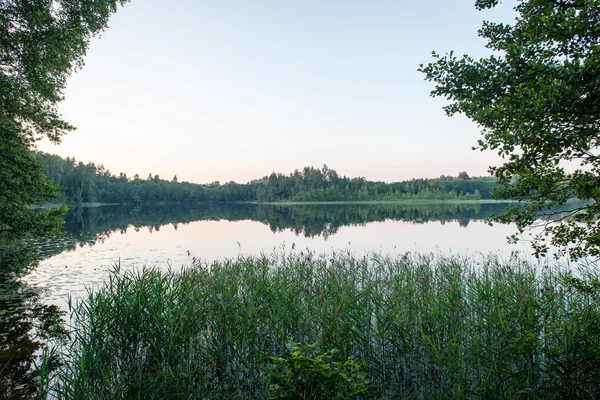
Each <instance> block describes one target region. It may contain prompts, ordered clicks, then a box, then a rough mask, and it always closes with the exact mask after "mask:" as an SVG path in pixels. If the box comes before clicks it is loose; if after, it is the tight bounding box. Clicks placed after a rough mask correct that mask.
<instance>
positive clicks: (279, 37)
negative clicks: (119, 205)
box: [39, 0, 516, 183]
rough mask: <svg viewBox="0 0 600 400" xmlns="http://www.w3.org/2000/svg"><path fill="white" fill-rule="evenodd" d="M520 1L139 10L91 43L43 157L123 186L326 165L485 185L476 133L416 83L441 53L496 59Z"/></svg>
mask: <svg viewBox="0 0 600 400" xmlns="http://www.w3.org/2000/svg"><path fill="white" fill-rule="evenodd" d="M515 2H516V0H510V1H505V2H504V3H503V4H502V5H501V6H499V7H498V8H497V9H494V10H491V11H490V10H487V11H477V10H476V9H475V7H474V0H452V1H450V0H429V1H418V0H417V1H407V0H395V1H391V0H390V1H382V0H373V1H367V0H362V1H354V0H330V1H325V0H318V1H317V0H263V1H258V0H257V1H251V0H211V1H208V0H176V1H168V2H165V1H163V0H161V1H159V0H132V1H131V2H130V3H129V4H127V5H126V6H125V7H124V8H121V9H119V11H118V12H117V13H116V14H115V15H114V16H113V17H112V18H111V21H110V27H109V28H108V30H106V31H105V32H104V33H103V35H102V37H101V38H97V39H94V40H93V41H92V43H91V44H90V48H89V51H88V55H87V57H86V59H85V62H86V65H85V67H84V68H83V69H82V70H81V71H78V72H77V73H75V74H74V75H73V76H72V77H71V79H70V80H69V83H68V87H67V90H66V92H65V96H66V100H65V101H64V102H63V103H62V104H61V111H62V113H63V115H64V117H65V118H66V120H67V121H69V122H70V123H72V124H74V125H75V126H77V127H78V130H77V131H75V132H71V133H69V134H68V135H67V136H65V137H64V139H63V141H62V143H61V144H60V145H58V146H57V145H53V144H50V143H48V142H47V141H42V142H40V145H39V149H40V150H42V151H46V152H49V153H55V154H59V155H61V156H64V157H67V156H69V157H75V158H76V159H77V160H78V161H83V162H89V161H93V162H95V163H97V164H100V163H102V164H104V165H105V166H106V167H107V168H109V169H110V170H111V171H112V172H113V173H117V172H125V173H127V175H128V176H133V175H134V174H135V173H139V174H140V176H142V177H146V176H147V175H148V173H152V174H159V175H160V176H161V178H165V179H171V178H172V177H173V176H174V175H177V176H178V177H179V180H180V181H181V180H188V181H190V182H199V183H205V182H212V181H216V180H218V181H221V182H226V181H230V180H235V181H237V182H247V181H248V180H250V179H253V178H259V177H262V176H264V175H267V174H269V173H270V172H272V171H277V172H283V173H286V174H287V173H290V172H292V171H293V170H294V169H296V168H298V169H301V168H303V167H304V166H310V165H312V166H315V167H321V166H322V165H323V164H327V165H328V166H329V167H330V168H332V169H335V170H336V171H338V173H340V174H342V175H347V176H351V177H354V176H364V177H366V178H368V179H370V180H383V181H388V182H389V181H398V180H405V179H410V178H423V177H437V176H439V175H442V174H444V175H456V174H458V172H459V171H462V170H466V171H467V172H469V174H471V175H485V174H486V173H487V172H486V171H487V167H488V166H489V165H492V164H497V163H498V162H499V159H498V158H497V156H495V154H493V153H490V152H485V153H481V152H479V151H472V150H471V147H472V146H473V145H475V144H476V141H477V139H478V138H479V135H480V133H479V129H478V128H477V126H476V125H475V124H474V123H472V122H471V121H469V120H467V119H466V118H464V117H462V116H459V117H453V118H448V117H447V116H446V115H445V114H444V112H443V110H442V108H441V107H442V106H443V105H444V100H443V99H434V98H431V97H430V96H429V92H430V90H431V89H432V84H431V83H429V82H426V81H424V80H423V75H422V74H421V73H419V72H417V68H418V67H419V64H420V63H427V62H429V61H430V60H431V52H432V51H433V50H436V51H438V52H441V53H445V52H447V51H449V50H455V51H456V52H457V53H459V54H462V53H468V54H470V55H472V56H476V57H479V56H484V55H486V54H488V51H487V50H486V49H485V47H484V46H485V41H483V40H482V39H481V38H479V37H478V36H477V30H478V29H479V28H480V26H481V23H482V21H483V20H484V19H485V20H493V21H510V19H511V18H512V15H513V11H512V7H513V6H514V4H515Z"/></svg>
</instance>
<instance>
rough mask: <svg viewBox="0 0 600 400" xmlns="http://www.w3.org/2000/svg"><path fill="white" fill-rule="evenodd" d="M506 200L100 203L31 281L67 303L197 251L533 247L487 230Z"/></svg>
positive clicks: (70, 220) (459, 251) (72, 218)
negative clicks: (122, 274)
mask: <svg viewBox="0 0 600 400" xmlns="http://www.w3.org/2000/svg"><path fill="white" fill-rule="evenodd" d="M504 207H505V205H504V204H477V203H447V204H346V205H340V204H317V205H293V206H280V205H260V204H235V205H211V206H205V207H198V208H185V207H180V206H155V207H128V206H101V207H84V208H79V209H72V210H71V211H70V212H69V214H68V215H67V218H66V224H65V231H66V232H67V233H66V235H64V236H63V237H60V238H58V239H52V240H45V241H42V242H40V247H41V254H42V257H43V258H44V259H43V261H42V262H41V263H40V265H39V267H38V268H37V269H36V270H35V271H33V273H31V274H30V275H29V276H27V277H26V278H25V282H26V283H27V284H28V285H30V286H32V287H35V288H38V289H41V290H42V293H43V298H44V299H45V301H46V302H48V303H52V304H57V305H59V306H61V307H64V305H65V301H66V300H65V299H66V298H67V296H68V295H74V296H79V295H81V294H83V293H84V291H85V287H86V286H87V287H94V286H96V285H98V284H100V283H101V282H102V281H103V279H104V278H105V277H106V276H107V274H108V271H109V270H110V269H111V268H112V267H113V266H114V265H115V264H117V263H120V265H121V267H122V268H136V267H137V268H141V267H143V266H157V267H160V268H168V267H169V266H170V267H172V268H174V269H178V268H180V267H181V266H184V265H189V264H190V263H191V260H192V258H193V257H195V258H197V259H200V260H203V261H206V262H211V261H213V260H215V259H221V258H224V257H228V258H230V257H237V256H239V255H258V254H260V253H269V252H272V251H301V250H306V249H310V250H312V251H315V252H317V253H324V252H332V251H336V250H351V251H353V252H355V253H357V254H363V253H364V252H381V253H384V254H404V253H406V252H420V253H435V254H440V253H441V254H444V255H450V254H452V255H465V256H467V255H468V256H477V255H478V254H481V253H484V254H485V253H489V252H494V253H498V254H499V255H501V256H508V255H510V253H511V252H513V251H520V252H523V253H525V254H528V253H529V249H528V247H527V246H526V244H519V245H510V244H508V243H507V241H506V236H507V235H509V234H511V233H514V231H515V229H514V227H512V226H507V225H494V226H492V227H490V226H489V225H488V224H487V222H486V219H487V218H489V216H490V215H491V214H493V213H499V212H502V210H503V209H504Z"/></svg>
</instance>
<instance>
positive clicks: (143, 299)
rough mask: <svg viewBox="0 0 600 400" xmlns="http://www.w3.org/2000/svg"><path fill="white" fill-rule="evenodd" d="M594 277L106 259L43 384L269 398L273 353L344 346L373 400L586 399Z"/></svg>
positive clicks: (598, 370) (596, 391)
mask: <svg viewBox="0 0 600 400" xmlns="http://www.w3.org/2000/svg"><path fill="white" fill-rule="evenodd" d="M594 282H598V272H597V271H596V270H595V269H593V268H590V267H587V268H586V267H581V268H579V269H578V270H576V271H569V270H567V268H562V267H549V266H546V267H539V266H534V265H531V264H529V263H527V262H524V261H523V260H520V259H518V258H511V259H510V260H507V261H501V260H498V259H497V258H496V257H493V256H490V257H488V258H486V259H485V260H480V261H474V260H472V259H466V258H452V257H449V258H444V257H434V256H432V255H411V254H405V255H402V256H394V257H392V256H382V255H379V254H371V255H368V256H364V257H356V256H354V255H352V254H348V253H333V254H330V255H323V256H318V255H316V254H314V253H292V254H282V253H276V254H271V255H263V256H260V257H242V258H238V259H228V260H223V261H220V262H215V263H212V264H210V265H209V264H199V265H194V266H192V267H190V268H186V269H182V270H181V271H177V272H175V271H167V272H161V271H159V270H157V269H151V268H144V269H141V270H138V271H135V272H122V271H120V270H119V268H115V270H114V271H113V273H112V274H111V275H110V278H109V279H108V280H107V281H106V282H105V283H104V285H103V286H102V287H101V288H100V289H98V290H96V291H93V292H89V294H88V296H87V297H86V298H85V299H83V300H82V301H80V302H79V303H78V304H74V305H73V307H72V310H71V324H72V327H71V340H70V343H69V345H68V346H65V347H63V348H62V349H61V352H62V356H61V359H62V366H61V367H60V368H58V369H57V370H55V374H56V375H53V376H51V377H44V378H43V382H47V387H45V388H42V389H43V390H42V392H43V393H49V395H48V396H49V397H50V398H59V399H74V398H114V399H121V398H122V399H132V398H133V399H135V398H144V399H154V398H155V399H158V398H161V399H163V398H186V399H187V398H202V399H219V398H253V399H254V398H259V399H260V398H268V396H269V384H270V383H269V382H270V381H269V374H268V370H269V368H270V367H269V365H272V364H273V359H272V358H271V357H275V358H276V359H281V358H283V359H286V357H289V350H288V348H287V347H286V346H288V345H289V343H291V342H295V343H298V346H299V347H300V348H303V347H304V348H305V346H306V345H312V344H316V345H317V346H318V348H319V349H321V350H320V351H322V352H324V353H327V352H328V351H329V350H333V349H335V351H336V352H335V356H334V358H333V359H331V362H338V361H340V362H344V361H346V360H348V358H349V357H350V358H351V360H354V361H355V362H356V363H357V364H360V365H361V371H364V373H365V374H366V379H368V381H370V382H371V383H372V386H371V388H370V394H372V395H373V396H374V397H376V398H404V399H423V398H457V399H458V398H470V399H471V398H472V399H500V398H502V399H504V398H541V397H545V398H548V399H552V398H571V399H574V398H590V399H591V398H597V397H598V396H599V395H600V296H599V295H598V291H597V290H596V286H594V285H595V284H594ZM286 354H287V356H286ZM271 383H272V382H271ZM357 398H360V397H357Z"/></svg>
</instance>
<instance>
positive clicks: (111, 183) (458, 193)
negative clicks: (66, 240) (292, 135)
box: [35, 152, 496, 204]
mask: <svg viewBox="0 0 600 400" xmlns="http://www.w3.org/2000/svg"><path fill="white" fill-rule="evenodd" d="M35 157H36V159H37V160H38V162H39V163H40V164H41V165H42V167H43V169H44V171H45V174H46V176H47V177H48V178H49V179H50V180H51V181H52V182H54V183H55V184H57V185H58V186H60V187H61V188H62V190H63V191H62V193H63V195H62V199H61V201H62V202H64V203H67V204H82V203H107V204H112V203H119V204H142V203H144V204H155V203H182V204H196V203H202V202H223V203H226V202H246V201H258V202H280V201H295V202H309V201H394V200H479V199H489V198H490V197H491V192H492V190H493V189H494V187H495V186H496V180H495V178H492V177H470V176H469V175H468V174H467V173H466V172H460V173H459V174H458V175H457V176H445V175H442V176H440V177H439V178H434V179H412V180H409V181H402V182H393V183H386V182H374V181H369V180H367V179H365V178H362V177H359V178H349V177H346V176H340V175H339V174H338V173H337V172H336V171H335V170H333V169H330V168H328V167H327V165H324V166H323V167H322V168H314V167H305V168H303V169H302V170H301V171H300V170H295V171H294V172H293V173H291V174H289V175H285V174H282V173H276V172H273V173H271V174H270V175H268V176H265V177H263V178H260V179H255V180H252V181H250V182H248V183H245V184H241V183H236V182H233V181H232V182H228V183H224V184H222V183H220V182H212V183H208V184H196V183H190V182H179V180H178V179H177V176H174V177H173V178H172V179H170V180H167V179H162V178H161V177H160V176H159V175H152V174H149V175H148V176H147V177H146V178H141V177H140V176H139V175H137V174H136V175H135V176H134V177H133V178H131V177H128V176H127V175H126V174H124V173H119V174H113V173H111V171H110V170H108V169H106V168H105V167H104V165H102V164H100V165H96V164H94V163H88V164H84V163H82V162H77V161H76V160H75V159H74V158H62V157H60V156H57V155H51V154H47V153H43V152H36V153H35Z"/></svg>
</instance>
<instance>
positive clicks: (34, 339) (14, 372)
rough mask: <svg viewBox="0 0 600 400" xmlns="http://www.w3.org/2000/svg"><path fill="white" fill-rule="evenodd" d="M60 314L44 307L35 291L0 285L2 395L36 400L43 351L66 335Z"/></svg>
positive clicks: (52, 307) (13, 283)
mask: <svg viewBox="0 0 600 400" xmlns="http://www.w3.org/2000/svg"><path fill="white" fill-rule="evenodd" d="M63 313H64V312H62V311H60V310H59V308H58V307H57V306H55V305H47V304H42V303H41V302H40V301H39V293H38V291H37V290H35V289H33V288H32V287H30V286H28V285H26V284H24V283H22V282H19V281H14V280H8V279H7V280H5V281H4V282H2V283H1V284H0V394H3V395H4V397H3V398H7V399H30V398H36V386H35V383H36V373H35V369H34V364H35V362H36V360H37V358H38V355H39V352H40V350H41V347H42V346H43V345H44V343H45V342H47V341H49V340H51V339H58V338H60V337H63V336H64V334H65V331H64V327H63V326H62V322H61V315H62V314H63Z"/></svg>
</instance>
